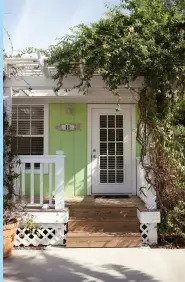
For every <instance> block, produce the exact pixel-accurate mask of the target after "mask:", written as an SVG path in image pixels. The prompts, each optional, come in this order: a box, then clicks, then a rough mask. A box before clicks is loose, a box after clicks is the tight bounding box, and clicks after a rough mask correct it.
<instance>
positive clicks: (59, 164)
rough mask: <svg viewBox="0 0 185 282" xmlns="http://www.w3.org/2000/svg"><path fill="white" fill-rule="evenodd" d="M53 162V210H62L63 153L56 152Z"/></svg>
mask: <svg viewBox="0 0 185 282" xmlns="http://www.w3.org/2000/svg"><path fill="white" fill-rule="evenodd" d="M56 154H57V155H56V162H55V209H56V210H61V209H64V153H63V151H57V152H56Z"/></svg>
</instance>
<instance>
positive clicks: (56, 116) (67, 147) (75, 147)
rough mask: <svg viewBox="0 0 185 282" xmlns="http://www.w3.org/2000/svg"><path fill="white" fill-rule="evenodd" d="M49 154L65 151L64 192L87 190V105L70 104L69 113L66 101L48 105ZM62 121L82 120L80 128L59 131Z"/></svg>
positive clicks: (72, 194)
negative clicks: (57, 128)
mask: <svg viewBox="0 0 185 282" xmlns="http://www.w3.org/2000/svg"><path fill="white" fill-rule="evenodd" d="M49 116H50V118H49V154H51V155H54V154H56V151H57V150H62V151H64V153H65V155H66V158H65V195H66V196H81V195H86V193H87V192H86V191H87V105H86V104H73V105H72V113H71V114H66V105H65V104H50V105H49ZM61 123H74V124H79V123H80V124H81V130H76V131H59V130H56V128H55V127H56V125H59V124H61Z"/></svg>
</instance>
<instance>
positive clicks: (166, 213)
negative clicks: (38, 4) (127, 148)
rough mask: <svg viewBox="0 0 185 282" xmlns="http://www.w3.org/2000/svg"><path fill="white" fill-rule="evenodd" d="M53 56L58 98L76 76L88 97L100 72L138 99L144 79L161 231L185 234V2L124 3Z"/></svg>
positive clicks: (150, 172) (146, 137)
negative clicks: (134, 84) (138, 82)
mask: <svg viewBox="0 0 185 282" xmlns="http://www.w3.org/2000/svg"><path fill="white" fill-rule="evenodd" d="M45 52H47V56H48V58H49V61H48V62H49V64H51V65H55V66H56V70H57V72H56V74H55V76H54V78H55V79H56V80H57V82H58V85H57V88H56V89H55V90H56V93H57V91H58V90H59V89H60V88H61V87H62V85H63V79H64V77H65V76H66V75H68V74H71V73H72V74H75V75H76V76H77V77H78V78H79V84H78V85H74V87H76V88H78V89H79V90H81V91H83V92H84V94H88V89H89V88H90V87H91V79H92V77H93V75H94V74H95V73H99V74H101V75H102V78H103V80H104V81H105V83H106V86H107V88H108V89H109V90H111V91H112V92H113V95H117V96H118V100H119V87H120V86H121V85H126V87H127V88H128V89H129V90H130V91H131V93H132V92H133V91H134V90H133V89H132V87H131V82H132V81H134V80H135V79H136V78H138V77H142V78H143V84H142V87H140V88H139V89H138V90H137V94H138V97H139V101H138V107H139V112H140V120H139V121H138V127H137V140H138V142H139V143H140V145H141V163H142V165H143V167H144V169H145V171H146V180H147V182H148V184H149V186H152V187H154V188H155V190H156V193H157V205H158V208H160V209H161V214H162V225H161V232H162V231H165V232H166V233H170V234H172V233H173V234H175V235H178V236H179V237H180V238H182V237H183V236H185V228H184V224H183V223H182V221H184V218H185V204H184V203H185V166H184V165H185V142H184V140H185V139H184V137H185V92H184V90H185V5H184V1H178V0H168V1H167V0H166V1H164V0H125V1H120V4H119V5H117V6H111V7H109V8H108V12H107V14H106V15H105V17H104V18H103V19H101V20H100V21H98V22H96V23H92V24H89V25H85V24H81V25H79V26H77V27H74V28H73V33H72V35H68V36H65V37H63V38H61V39H60V40H59V41H58V43H57V44H56V45H53V46H50V48H49V49H48V50H46V51H45ZM146 157H147V162H146ZM175 215H177V217H176V216H175Z"/></svg>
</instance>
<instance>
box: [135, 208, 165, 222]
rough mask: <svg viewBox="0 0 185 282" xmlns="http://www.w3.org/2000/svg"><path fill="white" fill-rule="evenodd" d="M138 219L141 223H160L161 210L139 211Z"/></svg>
mask: <svg viewBox="0 0 185 282" xmlns="http://www.w3.org/2000/svg"><path fill="white" fill-rule="evenodd" d="M137 218H138V220H139V222H140V223H143V224H144V223H152V224H154V223H160V222H161V213H160V211H159V210H155V211H148V210H147V211H140V210H139V209H138V210H137Z"/></svg>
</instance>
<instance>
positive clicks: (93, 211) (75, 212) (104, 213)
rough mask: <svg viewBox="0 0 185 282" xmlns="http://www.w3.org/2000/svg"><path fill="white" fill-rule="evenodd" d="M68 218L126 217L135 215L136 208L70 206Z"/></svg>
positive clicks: (129, 217)
mask: <svg viewBox="0 0 185 282" xmlns="http://www.w3.org/2000/svg"><path fill="white" fill-rule="evenodd" d="M69 216H70V218H93V219H99V218H104V219H106V218H109V219H111V218H120V219H123V218H124V219H125V218H128V219H129V220H132V219H131V218H132V217H137V208H135V207H132V208H130V207H129V208H123V207H121V208H120V207H89V208H84V207H70V212H69Z"/></svg>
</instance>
